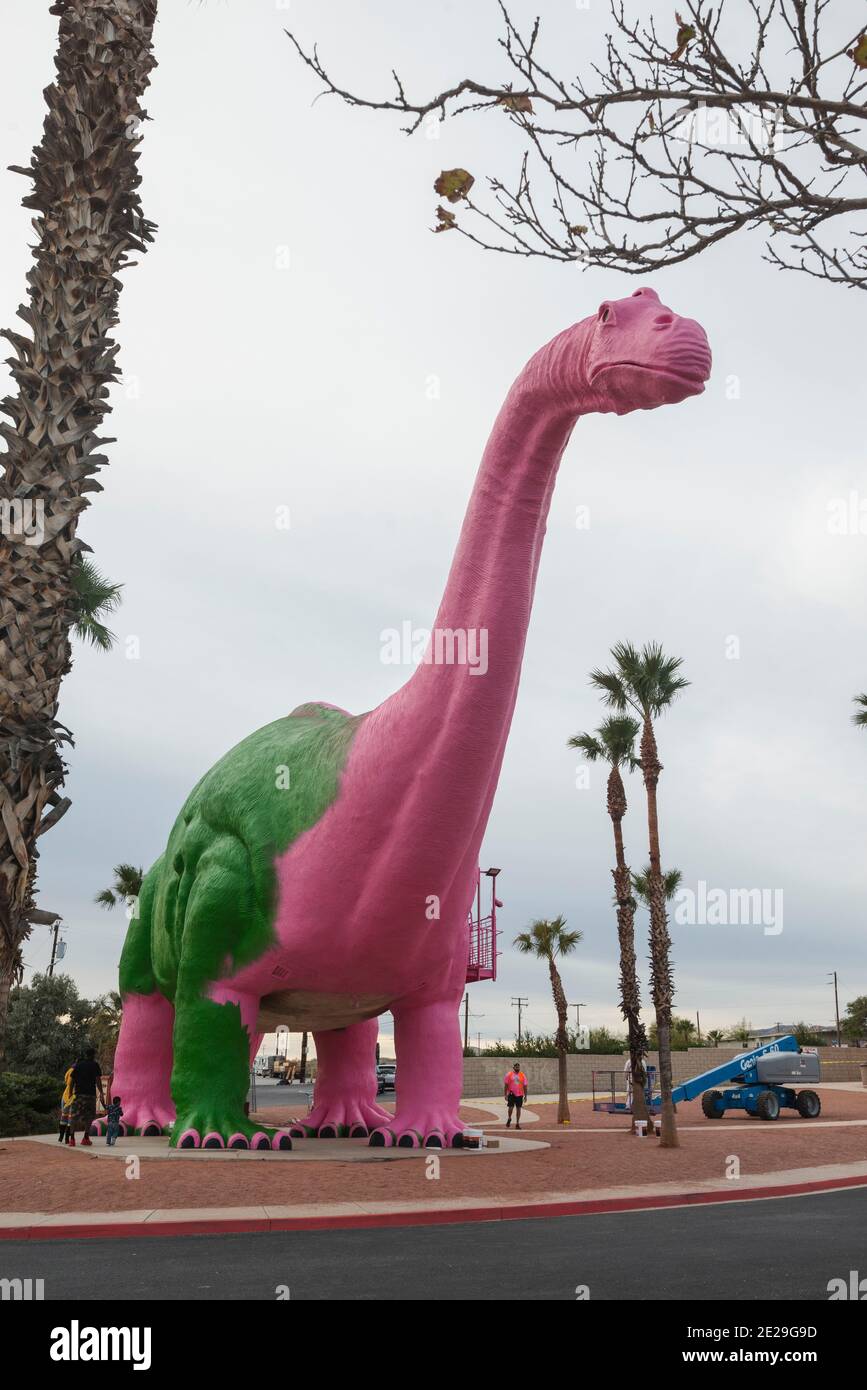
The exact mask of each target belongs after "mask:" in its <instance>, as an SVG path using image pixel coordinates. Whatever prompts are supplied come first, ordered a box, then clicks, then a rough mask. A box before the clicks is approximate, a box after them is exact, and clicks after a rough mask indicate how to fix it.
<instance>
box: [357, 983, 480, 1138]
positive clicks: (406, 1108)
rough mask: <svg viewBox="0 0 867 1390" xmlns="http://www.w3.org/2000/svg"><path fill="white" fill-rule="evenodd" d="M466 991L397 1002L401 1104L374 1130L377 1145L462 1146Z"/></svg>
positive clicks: (397, 1043) (398, 1091)
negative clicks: (429, 1000)
mask: <svg viewBox="0 0 867 1390" xmlns="http://www.w3.org/2000/svg"><path fill="white" fill-rule="evenodd" d="M459 1002H460V997H459V996H458V997H456V998H450V999H437V1000H435V1001H434V1002H433V1003H427V1004H416V1003H412V1004H406V1005H403V1004H400V1003H398V1004H393V1005H392V1010H391V1011H392V1013H393V1014H394V1043H395V1051H396V1053H397V1110H396V1112H395V1115H394V1117H393V1119H392V1120H390V1122H389V1124H388V1125H387V1126H383V1127H382V1128H380V1129H377V1130H375V1131H374V1133H373V1134H372V1135H371V1136H370V1142H371V1144H372V1145H382V1146H385V1147H390V1146H391V1145H393V1144H397V1145H399V1146H400V1147H401V1148H419V1147H422V1146H423V1147H425V1148H440V1149H441V1148H459V1147H460V1135H461V1132H462V1130H463V1129H464V1125H463V1123H462V1122H461V1120H460V1119H459V1118H458V1107H459V1105H460V1099H461V1085H462V1081H463V1049H462V1046H461V1030H460V1022H459V1020H458V1005H459Z"/></svg>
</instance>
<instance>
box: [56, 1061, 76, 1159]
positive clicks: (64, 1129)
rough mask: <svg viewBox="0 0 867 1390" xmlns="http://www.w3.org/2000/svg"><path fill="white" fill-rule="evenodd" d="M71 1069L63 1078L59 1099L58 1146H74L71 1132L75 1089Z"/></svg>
mask: <svg viewBox="0 0 867 1390" xmlns="http://www.w3.org/2000/svg"><path fill="white" fill-rule="evenodd" d="M72 1072H73V1068H72V1067H70V1068H69V1070H68V1071H67V1073H66V1075H65V1076H64V1078H63V1095H62V1096H61V1097H60V1133H59V1134H58V1136H57V1142H58V1144H63V1143H66V1144H74V1143H75V1136H74V1135H73V1132H72V1107H73V1105H74V1103H75V1087H74V1086H73V1084H72Z"/></svg>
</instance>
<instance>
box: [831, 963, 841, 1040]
mask: <svg viewBox="0 0 867 1390" xmlns="http://www.w3.org/2000/svg"><path fill="white" fill-rule="evenodd" d="M831 976H833V978H834V1017H835V1018H836V1020H837V1046H838V1047H842V1046H843V1043H842V1041H841V1038H840V1001H839V999H838V997H837V972H836V970H829V971H828V978H829V979H830V978H831Z"/></svg>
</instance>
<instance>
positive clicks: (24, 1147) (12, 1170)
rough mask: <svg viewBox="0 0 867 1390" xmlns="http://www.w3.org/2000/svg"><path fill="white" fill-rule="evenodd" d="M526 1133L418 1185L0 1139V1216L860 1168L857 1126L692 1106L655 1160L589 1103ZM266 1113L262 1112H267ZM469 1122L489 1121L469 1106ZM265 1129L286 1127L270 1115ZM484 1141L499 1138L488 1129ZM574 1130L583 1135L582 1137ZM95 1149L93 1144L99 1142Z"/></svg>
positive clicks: (844, 1113) (830, 1102)
mask: <svg viewBox="0 0 867 1390" xmlns="http://www.w3.org/2000/svg"><path fill="white" fill-rule="evenodd" d="M822 1101H823V1119H826V1120H828V1121H832V1120H834V1121H853V1120H861V1121H867V1091H865V1092H864V1093H863V1094H861V1093H859V1092H848V1091H847V1092H843V1091H824V1092H823V1093H822ZM532 1108H533V1109H534V1110H536V1113H537V1114H538V1115H539V1121H538V1123H536V1124H526V1125H525V1127H524V1130H523V1133H525V1135H526V1137H527V1138H528V1139H529V1138H539V1139H545V1140H546V1141H548V1142H549V1143H550V1145H551V1147H550V1148H547V1149H536V1150H533V1151H531V1152H529V1153H520V1154H500V1155H497V1156H486V1155H485V1154H470V1155H466V1156H462V1157H460V1158H455V1159H454V1160H449V1159H445V1160H444V1161H443V1162H442V1163H441V1165H440V1176H439V1178H438V1179H437V1180H436V1181H431V1180H430V1179H428V1178H427V1177H426V1176H425V1172H426V1163H425V1158H424V1157H423V1156H420V1157H419V1161H418V1162H417V1163H415V1162H409V1161H397V1162H395V1161H392V1162H388V1160H387V1157H385V1156H384V1159H383V1162H381V1163H377V1164H372V1163H363V1164H352V1163H341V1162H334V1163H327V1162H323V1163H292V1164H281V1163H280V1162H279V1161H277V1160H276V1159H275V1160H274V1161H271V1160H266V1161H263V1162H261V1163H256V1162H249V1163H244V1164H243V1165H235V1164H230V1163H226V1164H223V1163H207V1164H206V1163H204V1162H199V1161H196V1160H191V1161H189V1162H185V1161H178V1162H176V1163H175V1162H171V1163H166V1162H165V1161H160V1160H151V1161H148V1160H147V1159H143V1160H142V1163H141V1176H140V1178H139V1179H138V1180H136V1181H130V1180H128V1179H127V1178H126V1176H125V1164H123V1163H122V1162H114V1161H112V1162H106V1161H105V1160H99V1159H96V1158H95V1157H94V1156H93V1155H92V1154H88V1153H82V1152H81V1151H80V1150H79V1151H77V1152H75V1153H72V1152H69V1151H65V1150H64V1149H62V1148H61V1147H60V1146H58V1147H57V1148H56V1149H53V1148H51V1147H50V1146H46V1145H42V1144H34V1143H29V1142H27V1141H26V1140H16V1141H14V1142H13V1141H10V1140H6V1141H2V1140H0V1211H7V1212H8V1211H18V1212H25V1211H41V1212H61V1211H64V1212H69V1211H80V1212H85V1211H124V1210H133V1209H136V1208H139V1209H140V1208H146V1207H154V1208H163V1209H164V1208H167V1207H182V1208H190V1207H202V1206H204V1205H207V1206H208V1207H220V1206H227V1207H229V1206H233V1207H237V1206H238V1205H239V1204H241V1203H243V1204H250V1205H260V1204H262V1205H276V1204H280V1205H286V1206H294V1205H306V1204H308V1203H311V1202H351V1201H358V1202H364V1201H369V1202H374V1201H380V1202H383V1201H393V1202H401V1201H403V1202H411V1201H425V1200H430V1199H434V1198H435V1199H436V1200H437V1201H443V1200H446V1199H455V1198H467V1197H479V1198H484V1199H488V1200H490V1199H495V1200H497V1201H502V1202H520V1201H522V1200H525V1199H527V1198H528V1197H533V1196H541V1195H543V1194H545V1193H549V1192H556V1193H566V1192H572V1191H581V1190H583V1191H586V1190H588V1189H593V1188H611V1187H615V1186H620V1185H622V1186H627V1185H634V1184H636V1183H658V1182H682V1181H684V1180H687V1181H689V1180H691V1179H701V1178H705V1179H706V1178H714V1177H716V1176H719V1178H720V1179H721V1180H723V1179H724V1177H725V1176H726V1164H727V1162H728V1160H729V1157H730V1156H731V1155H736V1156H737V1157H738V1158H739V1159H740V1163H741V1171H742V1173H743V1174H744V1175H747V1174H753V1173H774V1172H778V1171H781V1170H783V1169H787V1168H803V1167H807V1166H809V1165H814V1164H828V1163H852V1162H857V1161H865V1160H867V1124H851V1123H850V1124H830V1123H829V1124H823V1123H822V1121H821V1120H819V1121H814V1122H812V1123H810V1122H805V1121H801V1120H800V1119H799V1117H797V1116H794V1115H793V1117H792V1118H791V1119H789V1118H782V1119H780V1120H778V1121H776V1122H775V1123H772V1124H766V1123H763V1122H762V1121H761V1120H749V1119H747V1118H745V1117H744V1116H740V1115H734V1116H732V1117H731V1118H730V1119H729V1120H726V1121H725V1122H715V1121H712V1120H706V1119H705V1118H704V1116H703V1115H702V1112H701V1108H700V1106H699V1104H698V1103H697V1102H691V1103H688V1104H684V1105H681V1106H679V1107H678V1120H679V1123H680V1125H681V1129H682V1134H681V1147H680V1148H679V1149H675V1150H664V1149H661V1148H660V1146H659V1144H658V1142H657V1141H656V1140H654V1139H636V1138H633V1137H632V1136H631V1135H630V1134H629V1133H628V1132H627V1130H626V1127H625V1124H624V1121H623V1119H622V1118H620V1117H608V1116H601V1115H594V1114H593V1112H592V1110H591V1107H590V1103H589V1102H588V1101H575V1102H572V1128H571V1129H570V1130H567V1131H563V1132H558V1131H557V1130H556V1129H555V1128H554V1124H555V1121H556V1107H555V1106H553V1105H542V1106H539V1107H532ZM266 1113H267V1112H266ZM463 1114H464V1118H465V1119H466V1120H467V1121H479V1120H481V1119H483V1118H485V1119H488V1120H490V1118H491V1117H490V1114H489V1113H488V1114H486V1112H484V1111H482V1110H481V1109H480V1108H479V1109H477V1108H475V1107H472V1106H468V1107H467V1108H466V1110H465V1111H464V1112H463ZM270 1118H271V1119H272V1122H274V1121H275V1120H277V1119H279V1120H283V1121H285V1118H286V1116H285V1111H284V1112H271V1117H270ZM486 1129H487V1132H488V1134H491V1135H495V1134H496V1133H497V1132H498V1128H497V1127H496V1126H494V1127H488V1126H486ZM582 1130H585V1131H586V1130H590V1131H591V1132H589V1133H588V1132H584V1133H582V1132H581V1131H582ZM97 1142H99V1141H97Z"/></svg>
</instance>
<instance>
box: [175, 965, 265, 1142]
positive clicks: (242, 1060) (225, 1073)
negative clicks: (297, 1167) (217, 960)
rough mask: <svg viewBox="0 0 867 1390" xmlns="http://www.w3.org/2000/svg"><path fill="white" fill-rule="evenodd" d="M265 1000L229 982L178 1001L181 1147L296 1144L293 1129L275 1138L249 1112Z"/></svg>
mask: <svg viewBox="0 0 867 1390" xmlns="http://www.w3.org/2000/svg"><path fill="white" fill-rule="evenodd" d="M258 1013H259V999H258V997H256V996H255V995H251V994H245V993H243V992H242V991H240V990H236V989H234V988H232V987H231V986H230V985H227V984H222V983H219V984H213V985H211V986H209V987H208V988H207V989H206V990H205V991H204V993H202V992H196V991H190V992H189V993H186V992H184V991H183V990H182V989H181V988H179V990H178V997H177V998H176V1000H175V1031H174V1067H173V1070H172V1096H173V1097H174V1101H175V1105H176V1107H177V1120H176V1121H175V1126H174V1129H173V1130H172V1143H173V1144H175V1145H177V1147H178V1148H181V1149H187V1148H192V1149H197V1148H199V1146H201V1147H202V1148H206V1149H208V1148H217V1149H222V1148H230V1149H247V1148H254V1149H267V1148H271V1147H274V1148H291V1147H292V1141H291V1140H290V1138H289V1135H288V1133H286V1132H285V1131H283V1130H278V1131H277V1133H276V1134H275V1135H274V1136H273V1138H272V1137H269V1135H268V1134H266V1133H265V1131H264V1130H262V1129H259V1128H258V1127H257V1126H256V1125H254V1124H252V1123H251V1121H250V1120H248V1119H247V1117H246V1115H245V1114H244V1103H245V1101H246V1099H247V1092H248V1090H249V1086H250V1049H251V1044H252V1039H253V1038H254V1036H255V1032H256V1019H257V1017H258Z"/></svg>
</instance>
